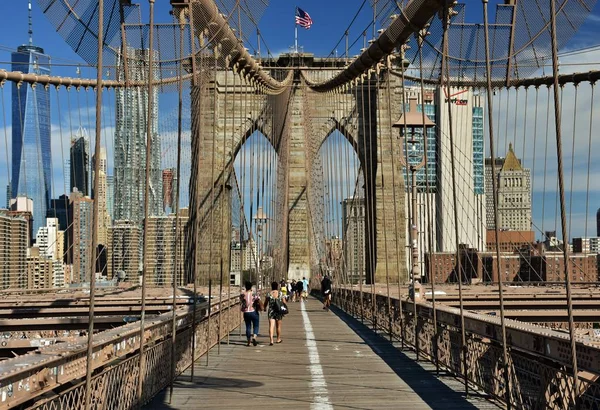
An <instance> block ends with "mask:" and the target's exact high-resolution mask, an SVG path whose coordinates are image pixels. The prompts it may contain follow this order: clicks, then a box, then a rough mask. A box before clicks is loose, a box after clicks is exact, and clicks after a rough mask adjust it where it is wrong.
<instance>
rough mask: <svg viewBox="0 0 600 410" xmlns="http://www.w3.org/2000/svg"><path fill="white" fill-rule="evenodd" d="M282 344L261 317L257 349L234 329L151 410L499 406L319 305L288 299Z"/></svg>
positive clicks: (263, 316)
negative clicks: (227, 341)
mask: <svg viewBox="0 0 600 410" xmlns="http://www.w3.org/2000/svg"><path fill="white" fill-rule="evenodd" d="M290 307H291V309H290V310H291V312H290V314H289V315H288V316H287V317H286V318H285V319H284V322H283V335H282V339H283V342H282V343H281V344H275V345H274V346H269V344H268V336H264V335H268V323H267V320H266V315H265V314H261V323H260V326H261V336H260V338H259V339H260V342H261V343H260V344H259V345H258V346H257V347H246V346H245V336H244V335H242V336H241V337H240V336H239V332H238V331H235V332H234V333H233V334H232V335H231V337H230V344H229V345H226V344H222V345H221V352H220V355H217V351H216V348H214V349H213V350H212V351H211V353H210V355H209V364H208V366H207V365H206V358H205V357H204V358H201V359H200V360H198V362H197V363H196V365H195V366H196V367H195V378H194V381H193V382H192V381H190V375H189V371H188V372H187V373H186V374H184V375H182V376H181V377H179V379H178V380H177V381H176V383H175V390H174V394H173V400H172V403H171V404H168V391H166V390H165V391H163V392H162V393H161V394H160V395H159V396H157V397H156V398H155V399H154V400H153V401H152V402H151V403H150V404H149V405H148V406H147V408H152V409H197V408H205V409H235V408H248V406H250V405H251V406H252V407H253V408H271V409H276V408H287V409H319V410H320V409H323V410H326V409H333V408H336V409H406V408H410V409H411V410H418V409H429V408H434V409H475V408H489V409H492V408H493V409H496V408H497V407H496V406H495V405H494V404H492V403H490V402H488V401H487V400H485V399H482V398H481V397H470V398H469V399H468V400H467V399H465V398H464V393H462V392H461V390H460V389H461V385H460V383H458V382H457V381H455V380H454V379H452V378H450V377H446V378H444V377H442V378H441V379H438V378H436V377H435V376H434V374H433V373H432V366H429V367H427V366H426V365H425V367H422V366H421V364H419V363H416V362H414V361H413V360H412V359H411V358H410V357H409V356H408V355H407V354H405V353H403V352H400V351H399V350H398V349H396V348H395V347H394V346H393V345H392V344H390V343H389V342H388V341H386V340H385V339H384V338H383V337H380V336H378V335H377V334H375V333H374V332H372V331H371V330H369V329H368V328H367V327H365V326H363V325H362V324H361V323H360V322H358V321H356V320H354V319H353V318H350V317H349V316H347V315H345V314H344V313H341V312H337V311H331V312H325V311H323V310H322V308H321V305H320V303H319V302H318V301H317V300H315V299H309V301H308V302H307V303H306V304H304V305H303V304H300V303H291V304H290Z"/></svg>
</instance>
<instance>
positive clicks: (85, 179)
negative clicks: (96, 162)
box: [69, 128, 90, 196]
mask: <svg viewBox="0 0 600 410" xmlns="http://www.w3.org/2000/svg"><path fill="white" fill-rule="evenodd" d="M85 134H86V133H85V131H84V130H82V129H81V128H80V130H79V133H78V135H77V136H75V137H73V138H72V139H71V151H70V156H69V176H70V181H71V192H74V191H79V192H81V193H82V194H83V195H84V196H89V195H90V189H89V176H90V174H89V162H88V161H89V154H88V153H89V139H88V138H87V135H85Z"/></svg>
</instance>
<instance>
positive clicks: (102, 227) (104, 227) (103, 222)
mask: <svg viewBox="0 0 600 410" xmlns="http://www.w3.org/2000/svg"><path fill="white" fill-rule="evenodd" d="M97 158H98V160H99V161H100V164H99V167H100V170H99V172H98V192H94V197H93V199H94V201H98V226H97V227H96V229H98V243H99V244H101V245H108V228H109V227H110V224H111V220H110V216H109V214H108V206H107V192H108V184H107V179H106V178H107V175H106V171H107V159H106V149H105V148H104V147H102V148H100V153H99V154H96V155H94V157H93V158H92V165H93V166H94V169H96V168H95V165H96V159H97Z"/></svg>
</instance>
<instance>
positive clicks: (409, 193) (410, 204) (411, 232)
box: [398, 52, 425, 361]
mask: <svg viewBox="0 0 600 410" xmlns="http://www.w3.org/2000/svg"><path fill="white" fill-rule="evenodd" d="M401 64H402V66H401V69H400V73H401V74H400V75H401V78H402V118H403V124H402V126H403V139H402V140H403V142H404V152H405V157H404V158H405V160H404V165H405V166H404V169H405V173H406V179H405V181H406V183H407V184H408V181H409V173H408V172H409V170H410V169H411V167H412V166H411V164H410V162H409V161H408V153H409V150H408V138H407V137H408V134H407V125H408V124H407V123H406V101H407V98H406V87H405V86H404V84H405V79H404V70H405V67H404V52H403V53H402V62H401ZM423 132H425V124H423ZM414 172H415V171H412V173H413V175H414ZM410 181H411V183H410V184H411V186H410V189H408V188H407V189H406V198H407V199H408V200H409V201H408V214H409V215H410V217H409V219H407V220H408V221H409V223H408V225H409V226H410V229H409V230H408V233H409V242H410V244H409V246H408V248H409V249H410V252H411V257H412V253H413V247H414V245H413V244H414V243H416V242H417V240H418V238H417V237H416V235H415V229H413V228H412V227H413V226H417V221H416V220H415V219H416V218H415V216H416V215H417V212H416V210H414V209H413V208H414V207H415V204H416V202H417V201H416V199H415V198H414V196H415V195H416V189H413V186H414V184H415V179H414V178H411V179H410ZM412 265H413V261H411V271H410V273H409V275H410V281H411V283H412V287H413V302H412V314H413V321H412V328H413V335H414V345H413V346H414V348H415V355H416V360H417V361H419V338H418V337H417V332H418V328H417V322H418V319H417V300H416V298H417V288H416V286H415V283H416V281H415V277H414V274H413V268H412ZM398 297H400V296H398ZM400 309H401V310H402V304H400ZM402 343H403V344H404V338H403V340H402Z"/></svg>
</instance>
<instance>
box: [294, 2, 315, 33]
mask: <svg viewBox="0 0 600 410" xmlns="http://www.w3.org/2000/svg"><path fill="white" fill-rule="evenodd" d="M312 23H313V21H312V19H311V18H310V16H309V15H308V13H307V12H305V11H304V10H302V9H301V8H300V7H296V24H298V25H299V26H301V27H304V28H305V29H307V30H308V29H309V28H310V26H312Z"/></svg>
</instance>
